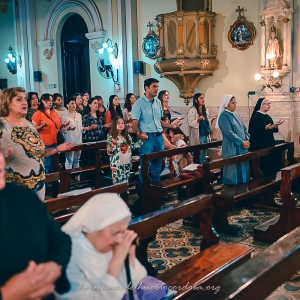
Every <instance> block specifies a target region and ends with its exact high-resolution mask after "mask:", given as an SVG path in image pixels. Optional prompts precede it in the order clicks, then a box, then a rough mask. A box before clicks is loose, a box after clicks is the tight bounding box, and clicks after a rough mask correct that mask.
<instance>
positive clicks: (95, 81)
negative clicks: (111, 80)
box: [36, 0, 110, 102]
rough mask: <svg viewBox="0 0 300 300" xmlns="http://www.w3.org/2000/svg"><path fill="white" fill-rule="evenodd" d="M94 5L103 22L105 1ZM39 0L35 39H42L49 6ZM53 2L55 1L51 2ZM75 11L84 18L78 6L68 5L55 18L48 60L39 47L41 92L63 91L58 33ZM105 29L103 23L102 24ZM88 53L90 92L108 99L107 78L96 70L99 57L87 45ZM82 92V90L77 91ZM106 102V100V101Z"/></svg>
mask: <svg viewBox="0 0 300 300" xmlns="http://www.w3.org/2000/svg"><path fill="white" fill-rule="evenodd" d="M94 2H95V4H96V6H97V7H98V10H99V13H100V15H101V18H102V21H103V24H105V22H106V20H107V9H106V1H104V0H97V1H94ZM44 4H45V3H42V2H41V1H36V11H37V40H38V41H43V40H44V32H45V20H46V18H47V15H48V12H49V10H50V8H51V4H50V5H49V3H48V2H47V5H44ZM53 4H55V3H53ZM74 13H77V14H79V15H80V16H81V17H83V19H85V15H84V14H83V13H82V11H81V10H80V9H79V8H78V7H72V6H71V7H69V8H67V9H65V10H64V11H63V12H61V13H60V14H59V16H58V17H57V19H56V22H55V25H54V28H53V39H54V46H53V55H52V57H51V59H50V60H48V59H47V58H46V57H45V56H44V55H43V49H42V48H41V47H39V50H38V51H39V65H40V70H41V71H42V72H43V82H42V83H41V92H42V93H46V92H48V93H56V92H62V91H63V81H62V65H61V64H62V63H61V43H60V34H61V30H62V27H63V24H64V23H65V21H66V20H67V18H68V17H69V16H71V15H72V14H74ZM85 21H86V23H88V22H87V20H85ZM103 27H104V28H102V29H103V30H105V25H103ZM89 55H90V78H91V91H89V92H90V93H91V95H92V96H94V95H96V94H97V95H101V96H102V97H103V99H108V97H109V95H110V93H109V90H108V89H107V88H106V87H107V84H108V80H107V79H104V78H103V77H102V76H101V75H100V74H99V73H98V71H97V61H98V59H99V57H100V55H99V54H98V53H95V51H94V50H93V49H92V48H91V47H89ZM51 84H56V88H49V85H51ZM78 92H83V91H78ZM106 102H107V101H106Z"/></svg>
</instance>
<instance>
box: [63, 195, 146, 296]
mask: <svg viewBox="0 0 300 300" xmlns="http://www.w3.org/2000/svg"><path fill="white" fill-rule="evenodd" d="M130 219H131V213H130V211H129V209H128V207H127V205H126V204H125V203H124V201H123V200H122V199H121V198H120V197H119V196H118V195H117V194H109V193H105V194H99V195H96V196H94V197H92V198H91V199H90V200H89V201H87V202H86V203H85V204H84V205H83V206H82V207H81V208H80V209H79V210H78V212H77V213H76V214H75V215H74V216H73V217H72V218H71V219H70V220H69V221H68V222H67V224H66V225H64V226H63V227H62V230H63V231H64V232H66V233H67V234H69V235H70V236H71V238H72V256H71V260H70V263H69V265H68V267H67V277H68V279H69V281H70V283H71V290H70V291H69V292H68V293H66V294H63V295H58V297H59V299H70V300H79V299H80V300H94V299H95V300H98V299H101V300H120V299H122V297H123V296H124V294H125V293H127V290H125V289H124V288H123V287H125V286H127V278H126V271H125V266H124V261H125V258H126V256H127V254H129V262H130V271H131V279H132V284H133V286H136V285H137V284H138V282H139V281H141V279H143V278H144V277H145V276H146V275H147V272H146V269H145V268H144V267H143V266H142V265H141V264H140V262H139V261H138V260H137V259H136V257H135V246H133V245H132V241H133V240H134V239H135V238H136V236H137V235H136V233H135V232H134V231H131V230H127V227H128V223H129V221H130Z"/></svg>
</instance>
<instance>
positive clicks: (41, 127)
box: [32, 94, 68, 174]
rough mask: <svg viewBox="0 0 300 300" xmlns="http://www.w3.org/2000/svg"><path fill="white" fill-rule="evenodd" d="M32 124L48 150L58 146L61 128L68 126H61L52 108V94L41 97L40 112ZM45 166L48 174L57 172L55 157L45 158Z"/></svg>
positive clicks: (38, 111)
mask: <svg viewBox="0 0 300 300" xmlns="http://www.w3.org/2000/svg"><path fill="white" fill-rule="evenodd" d="M32 123H33V125H34V126H35V128H36V130H37V131H38V133H39V136H40V138H41V140H42V142H43V143H44V145H45V148H46V149H47V148H53V147H55V146H57V145H58V144H57V133H58V131H59V130H60V129H61V127H64V126H67V125H68V124H63V125H61V122H60V119H59V117H58V114H57V112H56V111H55V110H54V109H53V108H52V95H50V94H43V95H42V96H41V102H40V105H39V107H38V110H37V111H36V112H35V113H34V114H33V116H32ZM44 166H45V173H46V174H49V173H52V172H55V171H56V169H55V162H54V156H51V157H48V158H45V160H44Z"/></svg>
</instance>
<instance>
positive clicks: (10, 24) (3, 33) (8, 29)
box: [0, 3, 18, 87]
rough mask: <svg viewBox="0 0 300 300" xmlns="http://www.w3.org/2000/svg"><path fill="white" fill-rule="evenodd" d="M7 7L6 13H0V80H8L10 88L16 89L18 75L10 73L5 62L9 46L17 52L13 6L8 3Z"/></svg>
mask: <svg viewBox="0 0 300 300" xmlns="http://www.w3.org/2000/svg"><path fill="white" fill-rule="evenodd" d="M7 6H8V7H7V11H6V13H2V12H0V40H1V46H0V78H1V79H7V86H8V87H14V86H16V85H17V83H18V81H17V75H13V74H11V73H10V72H9V71H8V69H7V67H6V63H5V61H4V59H5V57H6V56H7V54H8V53H9V50H8V48H9V46H12V48H13V50H14V51H15V52H17V51H16V48H17V45H16V43H15V29H14V14H13V4H12V3H7ZM17 54H18V53H17Z"/></svg>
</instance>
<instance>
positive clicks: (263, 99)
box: [252, 98, 267, 114]
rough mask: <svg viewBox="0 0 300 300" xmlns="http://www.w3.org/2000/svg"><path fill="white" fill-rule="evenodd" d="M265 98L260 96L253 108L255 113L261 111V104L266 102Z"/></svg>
mask: <svg viewBox="0 0 300 300" xmlns="http://www.w3.org/2000/svg"><path fill="white" fill-rule="evenodd" d="M265 100H267V99H266V98H259V99H258V100H257V102H256V105H255V107H254V110H253V113H252V114H254V113H255V112H257V111H259V110H260V108H261V106H262V105H263V104H264V102H265Z"/></svg>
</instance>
